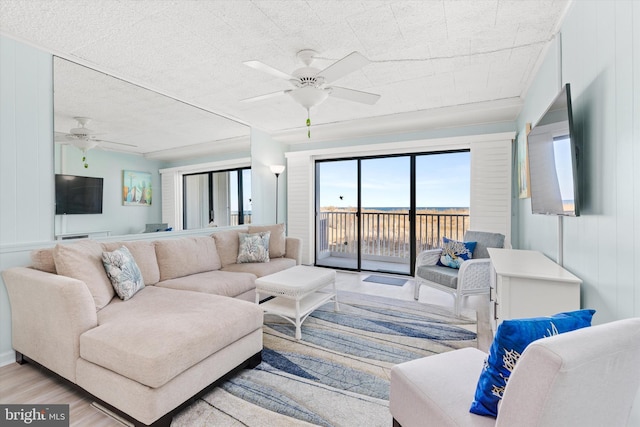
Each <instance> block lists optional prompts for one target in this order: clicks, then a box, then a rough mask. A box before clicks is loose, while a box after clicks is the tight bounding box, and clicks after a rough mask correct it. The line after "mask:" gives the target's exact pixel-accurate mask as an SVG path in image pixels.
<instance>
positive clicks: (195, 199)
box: [183, 168, 251, 230]
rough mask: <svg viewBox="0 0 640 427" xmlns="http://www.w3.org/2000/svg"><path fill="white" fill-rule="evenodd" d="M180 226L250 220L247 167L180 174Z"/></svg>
mask: <svg viewBox="0 0 640 427" xmlns="http://www.w3.org/2000/svg"><path fill="white" fill-rule="evenodd" d="M183 209H184V211H183V212H184V214H183V229H185V230H192V229H198V228H204V227H208V226H210V225H216V226H228V225H239V224H249V223H251V169H250V168H240V169H232V170H226V171H210V172H203V173H197V174H191V175H184V176H183Z"/></svg>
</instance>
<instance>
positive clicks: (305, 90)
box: [287, 86, 329, 110]
mask: <svg viewBox="0 0 640 427" xmlns="http://www.w3.org/2000/svg"><path fill="white" fill-rule="evenodd" d="M287 93H288V94H289V95H290V96H291V97H292V98H293V99H295V101H296V102H297V103H298V104H300V105H302V106H303V107H304V108H306V109H307V110H308V109H310V108H311V107H315V106H316V105H318V104H321V103H322V102H324V100H325V99H327V97H328V96H329V91H327V90H325V89H318V88H316V87H313V86H304V87H300V88H297V89H294V90H292V91H291V92H287Z"/></svg>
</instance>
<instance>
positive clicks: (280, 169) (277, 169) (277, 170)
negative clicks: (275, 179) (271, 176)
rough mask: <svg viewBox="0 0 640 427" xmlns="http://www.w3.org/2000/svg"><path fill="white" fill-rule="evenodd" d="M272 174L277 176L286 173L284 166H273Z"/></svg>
mask: <svg viewBox="0 0 640 427" xmlns="http://www.w3.org/2000/svg"><path fill="white" fill-rule="evenodd" d="M270 168H271V172H273V173H275V174H276V175H280V174H281V173H282V172H284V165H271V166H270Z"/></svg>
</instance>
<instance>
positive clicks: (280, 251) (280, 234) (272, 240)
mask: <svg viewBox="0 0 640 427" xmlns="http://www.w3.org/2000/svg"><path fill="white" fill-rule="evenodd" d="M263 231H268V232H270V233H271V235H270V236H269V258H281V257H283V256H284V255H285V253H286V251H287V241H286V239H287V237H286V234H285V229H284V224H275V225H250V226H249V229H248V230H247V233H261V232H263Z"/></svg>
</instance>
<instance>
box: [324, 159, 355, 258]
mask: <svg viewBox="0 0 640 427" xmlns="http://www.w3.org/2000/svg"><path fill="white" fill-rule="evenodd" d="M358 175H359V173H358V161H357V160H339V161H328V162H322V163H317V164H316V230H317V238H316V264H317V265H320V266H325V267H337V268H345V269H350V270H357V269H360V265H359V248H360V246H359V244H358V242H359V239H360V238H359V235H358V230H359V228H358V205H359V201H358V197H359V194H358V187H359V183H358Z"/></svg>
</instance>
